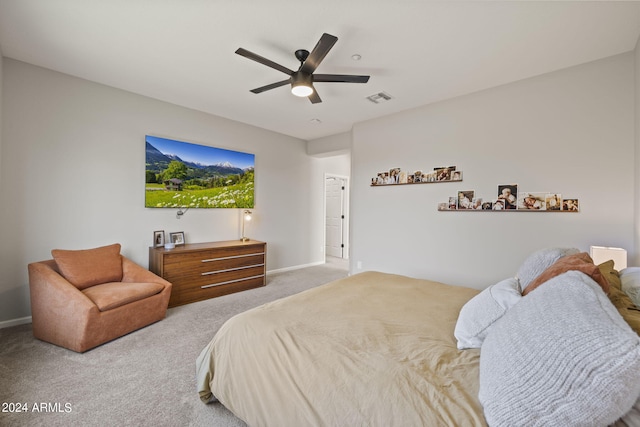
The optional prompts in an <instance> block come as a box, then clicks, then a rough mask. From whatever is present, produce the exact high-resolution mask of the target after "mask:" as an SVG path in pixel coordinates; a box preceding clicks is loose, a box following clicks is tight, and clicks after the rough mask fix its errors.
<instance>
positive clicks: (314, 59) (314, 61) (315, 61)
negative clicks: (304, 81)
mask: <svg viewBox="0 0 640 427" xmlns="http://www.w3.org/2000/svg"><path fill="white" fill-rule="evenodd" d="M337 41H338V38H337V37H336V36H332V35H331V34H327V33H324V34H323V35H322V37H320V40H318V43H317V44H316V47H314V48H313V50H312V51H311V53H310V54H309V57H308V58H307V59H306V60H305V61H304V64H302V67H300V71H303V72H305V73H309V74H311V73H313V72H314V71H315V70H316V68H318V65H320V63H321V62H322V60H323V59H324V57H325V56H327V53H329V51H330V50H331V48H332V47H333V45H334V44H336V42H337Z"/></svg>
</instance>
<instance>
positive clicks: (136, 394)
mask: <svg viewBox="0 0 640 427" xmlns="http://www.w3.org/2000/svg"><path fill="white" fill-rule="evenodd" d="M345 276H347V271H346V270H345V269H344V266H343V265H342V264H340V263H332V262H328V263H327V264H324V265H320V266H315V267H309V268H304V269H299V270H293V271H288V272H283V273H274V274H271V275H268V276H267V286H265V287H262V288H258V289H252V290H249V291H245V292H240V293H236V294H232V295H226V296H223V297H219V298H215V299H211V300H207V301H201V302H198V303H194V304H189V305H185V306H181V307H176V308H172V309H169V310H168V312H167V317H166V318H165V319H164V320H162V321H161V322H158V323H156V324H153V325H150V326H148V327H146V328H144V329H141V330H139V331H136V332H133V333H131V334H129V335H127V336H125V337H122V338H119V339H117V340H115V341H112V342H110V343H107V344H104V345H102V346H100V347H97V348H95V349H93V350H90V351H88V352H86V353H84V354H78V353H74V352H72V351H69V350H66V349H63V348H60V347H56V346H54V345H51V344H48V343H44V342H41V341H38V340H36V339H34V338H33V336H32V333H31V325H30V324H28V325H21V326H15V327H12V328H6V329H0V403H1V404H2V405H3V406H2V408H0V426H213V427H223V426H224V427H227V426H229V427H231V426H245V424H244V423H243V422H242V421H241V420H239V419H238V418H236V417H235V416H234V415H233V414H232V413H230V412H229V411H228V410H227V409H225V408H224V407H223V406H222V405H220V404H219V403H215V404H209V405H205V404H204V403H202V402H201V401H200V399H199V398H198V394H197V392H196V386H195V378H194V372H195V360H196V357H197V356H198V354H199V353H200V351H201V350H202V349H203V348H204V346H205V345H206V344H207V343H208V342H209V341H210V340H211V338H212V337H213V335H214V334H215V332H216V331H217V330H218V328H219V327H220V326H221V325H222V323H224V321H225V320H227V319H228V318H230V317H231V316H233V315H235V314H237V313H240V312H243V311H246V310H248V309H250V308H252V307H256V306H258V305H261V304H263V303H266V302H268V301H272V300H275V299H278V298H282V297H285V296H288V295H292V294H295V293H298V292H301V291H304V290H306V289H309V288H312V287H315V286H318V285H321V284H324V283H327V282H330V281H333V280H336V279H339V278H342V277H345ZM12 404H17V405H12ZM18 409H20V410H23V411H25V410H26V412H15V411H16V410H18ZM4 410H11V411H14V412H4ZM274 410H277V409H275V408H274Z"/></svg>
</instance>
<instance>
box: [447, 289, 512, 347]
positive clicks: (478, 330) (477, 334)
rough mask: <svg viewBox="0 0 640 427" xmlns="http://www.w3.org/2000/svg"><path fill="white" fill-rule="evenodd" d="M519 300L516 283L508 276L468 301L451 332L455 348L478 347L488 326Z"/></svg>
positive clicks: (486, 332)
mask: <svg viewBox="0 0 640 427" xmlns="http://www.w3.org/2000/svg"><path fill="white" fill-rule="evenodd" d="M521 298H522V295H521V294H520V289H519V288H518V280H517V279H516V278H514V277H510V278H508V279H505V280H503V281H501V282H498V283H496V284H495V285H492V286H489V287H488V288H486V289H485V290H483V291H482V292H480V293H479V294H478V295H476V296H475V297H473V298H472V299H470V300H469V301H468V302H467V303H466V304H465V305H464V306H463V307H462V309H461V310H460V314H459V315H458V321H457V322H456V328H455V331H454V333H453V334H454V336H455V337H456V339H457V340H458V349H460V350H464V349H467V348H480V347H481V346H482V342H483V341H484V339H485V338H486V337H487V334H488V333H489V329H490V328H491V326H492V325H493V324H494V323H495V322H496V321H497V320H498V319H500V318H501V317H502V316H503V315H504V313H506V312H507V310H508V309H509V308H510V307H512V306H513V305H514V304H515V303H517V302H518V301H520V299H521Z"/></svg>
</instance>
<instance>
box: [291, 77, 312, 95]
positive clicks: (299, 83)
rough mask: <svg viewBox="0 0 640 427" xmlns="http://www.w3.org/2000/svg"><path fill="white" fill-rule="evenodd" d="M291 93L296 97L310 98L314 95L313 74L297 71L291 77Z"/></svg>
mask: <svg viewBox="0 0 640 427" xmlns="http://www.w3.org/2000/svg"><path fill="white" fill-rule="evenodd" d="M291 93H292V94H294V95H295V96H309V95H311V94H312V93H313V86H312V81H311V74H307V73H303V72H301V71H296V72H295V73H293V74H292V75H291Z"/></svg>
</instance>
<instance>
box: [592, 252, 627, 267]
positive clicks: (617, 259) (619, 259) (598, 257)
mask: <svg viewBox="0 0 640 427" xmlns="http://www.w3.org/2000/svg"><path fill="white" fill-rule="evenodd" d="M589 255H590V256H591V259H592V260H593V263H594V264H596V265H598V264H602V263H603V262H606V261H609V260H610V259H612V260H613V267H614V268H615V269H616V270H618V271H620V270H622V269H623V268H627V251H626V250H624V249H622V248H612V247H607V246H591V247H590V248H589Z"/></svg>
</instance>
